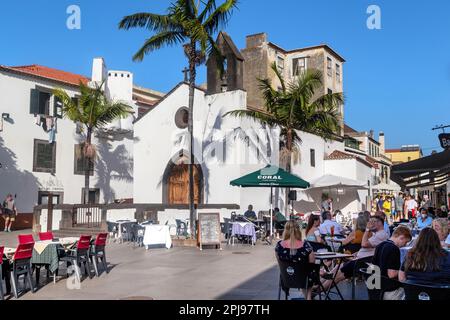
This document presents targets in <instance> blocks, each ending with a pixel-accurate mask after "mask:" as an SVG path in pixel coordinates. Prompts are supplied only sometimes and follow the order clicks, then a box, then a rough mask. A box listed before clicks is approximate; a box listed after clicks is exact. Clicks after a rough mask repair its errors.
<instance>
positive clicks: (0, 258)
mask: <svg viewBox="0 0 450 320" xmlns="http://www.w3.org/2000/svg"><path fill="white" fill-rule="evenodd" d="M4 251H5V247H0V300H3V299H4V298H5V294H4V293H3V280H2V279H3V269H2V266H3V252H4Z"/></svg>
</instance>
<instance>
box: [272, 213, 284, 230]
mask: <svg viewBox="0 0 450 320" xmlns="http://www.w3.org/2000/svg"><path fill="white" fill-rule="evenodd" d="M273 221H274V223H275V230H277V231H279V232H280V233H282V232H283V230H284V226H285V224H286V222H287V219H286V217H285V216H284V214H282V213H281V212H280V209H279V208H275V209H274V214H273Z"/></svg>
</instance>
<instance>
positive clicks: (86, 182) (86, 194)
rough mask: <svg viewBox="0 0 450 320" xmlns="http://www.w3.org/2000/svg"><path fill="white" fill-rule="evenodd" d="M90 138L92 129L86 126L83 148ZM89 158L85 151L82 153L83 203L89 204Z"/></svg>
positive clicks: (87, 144)
mask: <svg viewBox="0 0 450 320" xmlns="http://www.w3.org/2000/svg"><path fill="white" fill-rule="evenodd" d="M91 140H92V129H90V128H88V129H87V134H86V144H85V148H86V146H89V145H90V144H91ZM89 163H90V158H89V155H87V154H86V153H85V154H84V203H85V204H89V179H90V177H91V176H90V170H89V169H90V166H89Z"/></svg>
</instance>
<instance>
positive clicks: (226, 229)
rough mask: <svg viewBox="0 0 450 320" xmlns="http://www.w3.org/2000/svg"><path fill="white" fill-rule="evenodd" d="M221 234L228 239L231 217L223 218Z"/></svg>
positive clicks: (229, 236)
mask: <svg viewBox="0 0 450 320" xmlns="http://www.w3.org/2000/svg"><path fill="white" fill-rule="evenodd" d="M222 232H223V234H224V235H225V239H226V240H229V239H230V238H231V232H232V225H231V219H229V218H223V230H222Z"/></svg>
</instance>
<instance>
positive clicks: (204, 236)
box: [198, 213, 222, 250]
mask: <svg viewBox="0 0 450 320" xmlns="http://www.w3.org/2000/svg"><path fill="white" fill-rule="evenodd" d="M198 221H199V228H198V229H199V242H200V250H203V246H216V248H217V247H218V248H219V249H220V250H222V246H221V241H220V238H221V237H220V236H221V231H220V213H199V215H198Z"/></svg>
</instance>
